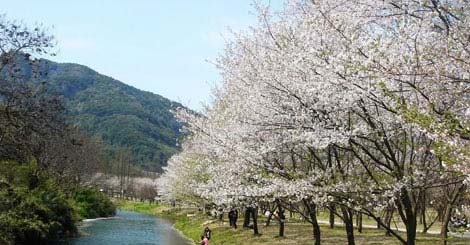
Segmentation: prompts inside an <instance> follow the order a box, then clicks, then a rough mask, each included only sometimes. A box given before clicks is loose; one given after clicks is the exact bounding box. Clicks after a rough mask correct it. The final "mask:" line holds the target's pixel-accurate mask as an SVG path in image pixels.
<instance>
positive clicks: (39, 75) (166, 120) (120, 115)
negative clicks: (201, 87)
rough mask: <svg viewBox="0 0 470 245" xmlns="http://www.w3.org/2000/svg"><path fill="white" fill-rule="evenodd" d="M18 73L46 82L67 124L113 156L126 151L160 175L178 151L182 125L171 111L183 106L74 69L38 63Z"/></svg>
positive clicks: (23, 64)
mask: <svg viewBox="0 0 470 245" xmlns="http://www.w3.org/2000/svg"><path fill="white" fill-rule="evenodd" d="M20 63H21V73H22V76H23V77H25V78H26V79H28V80H30V81H34V82H46V84H47V86H50V88H51V90H52V91H54V92H56V93H59V94H61V95H63V96H64V100H65V102H66V107H67V109H68V112H69V114H70V117H71V119H72V120H71V121H72V122H73V123H74V124H76V125H77V126H78V127H79V128H81V129H82V130H83V131H84V132H86V133H88V134H89V135H91V136H95V137H100V138H102V140H103V141H104V142H105V143H106V144H107V145H109V146H110V148H111V150H112V151H113V150H114V151H115V150H117V149H118V148H120V147H129V148H130V149H131V151H132V156H133V159H134V161H135V162H136V163H137V165H138V166H139V167H141V168H142V169H144V170H148V171H160V170H161V167H162V166H165V165H166V161H167V160H168V158H169V157H171V155H173V154H174V153H176V152H177V151H178V150H179V147H178V144H177V142H178V140H179V139H181V138H182V136H183V135H182V133H181V132H180V128H181V125H180V124H179V123H178V122H177V121H176V120H175V118H174V117H173V115H172V113H171V112H170V110H173V109H176V108H177V107H182V105H181V104H179V103H176V102H173V101H170V100H169V99H166V98H164V97H162V96H160V95H157V94H153V93H150V92H145V91H142V90H139V89H136V88H134V87H132V86H129V85H126V84H124V83H122V82H120V81H118V80H116V79H113V78H111V77H108V76H105V75H102V74H99V73H98V72H96V71H94V70H92V69H90V68H88V67H86V66H83V65H78V64H72V63H56V62H53V61H50V60H47V59H40V60H39V61H38V62H36V65H34V66H32V65H31V64H30V63H29V62H27V61H20Z"/></svg>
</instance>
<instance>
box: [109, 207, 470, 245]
mask: <svg viewBox="0 0 470 245" xmlns="http://www.w3.org/2000/svg"><path fill="white" fill-rule="evenodd" d="M117 205H118V207H119V208H121V209H123V210H129V211H135V212H141V213H146V214H152V215H157V216H159V217H162V218H165V219H168V220H171V221H173V222H174V227H175V228H176V229H178V230H180V231H181V232H182V233H183V234H184V235H185V236H186V237H188V238H190V239H191V240H193V241H195V242H197V241H199V240H200V237H201V234H202V232H203V230H204V228H205V226H209V227H210V228H211V230H212V238H211V241H210V244H216V245H218V244H221V245H225V244H234V245H235V244H252V245H262V244H263V245H265V244H296V245H304V244H312V242H313V234H312V226H311V225H310V224H309V223H307V222H300V221H297V220H296V219H295V217H294V219H293V220H292V221H291V222H287V223H286V226H285V236H284V237H278V232H279V230H278V229H279V226H278V224H277V222H276V221H275V220H273V221H272V224H271V225H270V226H268V227H266V226H265V225H264V224H265V217H263V216H261V217H260V218H259V224H258V226H259V231H260V233H261V235H259V236H254V235H253V230H251V229H243V228H241V223H242V220H241V219H240V220H239V222H238V223H239V226H240V227H239V229H237V230H234V229H231V228H230V227H229V223H228V220H227V216H226V215H225V217H224V220H222V221H218V220H215V219H212V218H210V217H208V216H205V215H203V214H201V213H200V212H198V211H197V210H195V209H171V208H169V207H167V206H164V205H160V204H149V203H141V202H133V201H118V202H117ZM319 219H322V220H327V214H326V213H320V214H319ZM336 221H339V219H338V217H336ZM364 221H366V219H364ZM364 223H365V224H369V222H364ZM370 224H375V223H374V222H372V220H371V221H370ZM354 235H355V238H356V244H365V245H391V244H400V243H399V242H398V240H397V239H395V238H393V237H390V236H385V235H384V231H383V230H377V229H369V228H364V229H363V232H362V233H359V232H358V231H357V230H355V233H354ZM321 236H322V244H326V245H336V244H347V240H346V232H345V231H344V228H343V227H342V226H336V227H335V228H334V229H330V228H329V227H328V226H327V225H321ZM403 237H405V234H403ZM441 243H442V242H441V240H440V238H439V236H438V235H430V234H422V233H418V235H417V244H421V245H428V244H429V245H434V244H436V245H437V244H441ZM449 244H453V245H454V244H455V245H464V244H470V240H464V239H459V238H449Z"/></svg>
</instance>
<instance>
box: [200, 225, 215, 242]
mask: <svg viewBox="0 0 470 245" xmlns="http://www.w3.org/2000/svg"><path fill="white" fill-rule="evenodd" d="M211 235H212V231H211V229H209V227H208V226H206V228H205V229H204V232H203V233H202V236H201V241H200V242H199V244H200V245H209V240H210V239H211Z"/></svg>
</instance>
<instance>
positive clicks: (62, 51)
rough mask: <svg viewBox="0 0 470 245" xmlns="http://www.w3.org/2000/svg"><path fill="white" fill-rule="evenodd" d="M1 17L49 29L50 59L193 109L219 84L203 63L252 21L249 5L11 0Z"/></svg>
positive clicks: (245, 1) (231, 0) (237, 1)
mask: <svg viewBox="0 0 470 245" xmlns="http://www.w3.org/2000/svg"><path fill="white" fill-rule="evenodd" d="M279 1H280V0H279ZM2 11H4V13H5V14H6V15H7V17H8V18H10V19H18V20H23V21H24V22H26V23H29V24H31V23H42V24H44V26H46V27H51V33H52V34H54V35H55V36H56V38H57V41H58V47H57V48H58V55H57V56H56V57H53V58H51V59H52V60H55V61H59V62H72V63H79V64H83V65H87V66H89V67H91V68H93V69H95V70H97V71H98V72H100V73H102V74H105V75H108V76H111V77H114V78H115V79H118V80H120V81H122V82H125V83H127V84H130V85H132V86H134V87H137V88H139V89H142V90H146V91H151V92H154V93H157V94H161V95H163V96H165V97H167V98H170V99H172V100H176V101H178V102H182V103H183V104H185V105H189V106H190V107H191V108H193V109H200V102H201V101H209V94H210V87H211V86H212V84H214V83H216V82H217V81H218V79H219V76H218V71H217V69H215V67H214V66H213V65H212V64H210V63H208V62H206V60H215V58H216V57H217V55H218V54H219V53H220V52H222V51H223V46H224V39H223V36H224V35H225V36H229V35H227V30H228V27H231V28H232V29H235V30H240V29H244V28H246V27H248V26H249V25H252V24H254V23H255V22H256V19H257V18H256V15H255V14H253V13H254V9H253V6H252V1H251V0H197V1H196V0H153V1H152V0H80V1H64V0H41V1H37V0H15V1H4V2H3V3H2ZM224 33H225V34H224Z"/></svg>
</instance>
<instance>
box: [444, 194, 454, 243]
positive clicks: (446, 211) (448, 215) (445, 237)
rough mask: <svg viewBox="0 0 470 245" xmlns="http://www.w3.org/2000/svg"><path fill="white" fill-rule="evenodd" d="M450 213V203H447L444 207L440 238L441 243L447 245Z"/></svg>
mask: <svg viewBox="0 0 470 245" xmlns="http://www.w3.org/2000/svg"><path fill="white" fill-rule="evenodd" d="M451 214H452V204H451V203H449V204H448V205H447V207H446V209H445V212H444V216H443V219H442V220H443V222H442V227H441V240H442V244H444V245H447V227H448V226H449V220H450V216H451Z"/></svg>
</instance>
